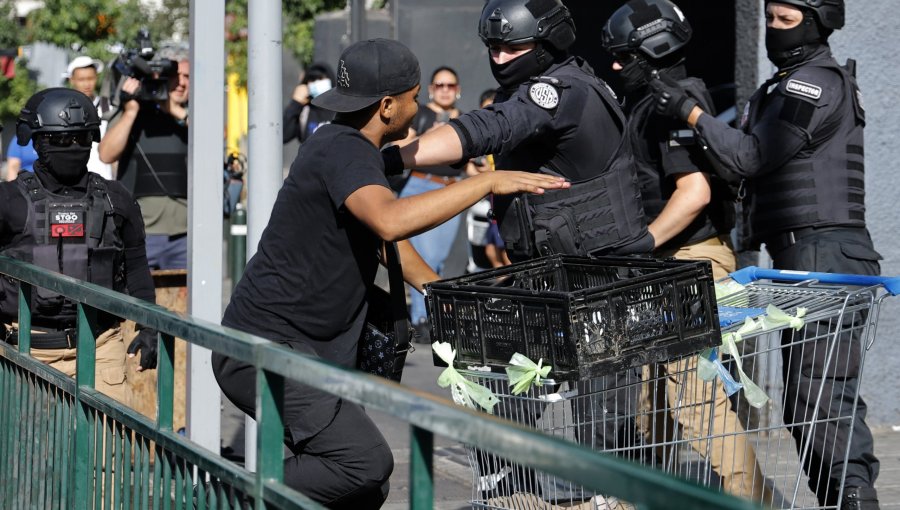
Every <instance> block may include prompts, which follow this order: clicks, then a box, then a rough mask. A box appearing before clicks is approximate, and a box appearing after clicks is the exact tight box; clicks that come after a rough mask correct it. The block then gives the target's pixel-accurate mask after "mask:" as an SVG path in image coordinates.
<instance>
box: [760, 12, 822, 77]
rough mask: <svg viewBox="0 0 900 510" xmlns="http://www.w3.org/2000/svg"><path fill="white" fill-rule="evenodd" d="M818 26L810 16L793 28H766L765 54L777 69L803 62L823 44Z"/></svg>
mask: <svg viewBox="0 0 900 510" xmlns="http://www.w3.org/2000/svg"><path fill="white" fill-rule="evenodd" d="M823 43H824V41H823V37H822V34H821V33H820V32H819V24H818V23H816V21H815V20H814V19H812V18H811V17H810V16H805V17H804V18H803V22H802V23H800V24H799V25H797V26H796V27H794V28H788V29H779V28H771V27H766V52H767V54H768V57H769V60H770V61H771V62H772V63H773V64H775V65H776V66H777V67H778V68H779V69H784V68H786V67H791V66H793V65H795V64H799V63H800V62H803V61H804V60H805V59H806V58H807V57H808V56H809V54H810V53H812V50H814V49H815V48H817V47H818V46H820V45H821V44H823Z"/></svg>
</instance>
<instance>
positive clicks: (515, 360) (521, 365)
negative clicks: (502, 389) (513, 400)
mask: <svg viewBox="0 0 900 510" xmlns="http://www.w3.org/2000/svg"><path fill="white" fill-rule="evenodd" d="M543 363H544V359H543V358H541V359H539V360H538V362H537V363H535V362H534V361H531V360H530V359H528V357H527V356H524V355H522V354H519V353H518V352H517V353H515V354H513V356H512V358H511V359H510V360H509V364H510V366H508V367H506V376H507V377H508V378H509V387H510V388H511V389H510V391H511V392H512V394H513V395H518V394H520V393H525V392H526V391H528V390H530V389H531V387H532V386H542V385H543V384H544V383H543V382H542V381H541V379H546V378H547V374H549V373H550V368H551V367H550V365H547V366H545V367H544V366H541V365H542V364H543Z"/></svg>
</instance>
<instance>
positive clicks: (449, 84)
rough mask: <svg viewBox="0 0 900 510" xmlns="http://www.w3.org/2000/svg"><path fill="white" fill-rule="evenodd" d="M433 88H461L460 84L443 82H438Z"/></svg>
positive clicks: (433, 84)
mask: <svg viewBox="0 0 900 510" xmlns="http://www.w3.org/2000/svg"><path fill="white" fill-rule="evenodd" d="M431 86H432V87H434V88H436V89H447V90H456V89H457V87H459V83H442V82H438V83H432V84H431Z"/></svg>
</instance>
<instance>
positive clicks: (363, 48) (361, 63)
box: [312, 39, 421, 113]
mask: <svg viewBox="0 0 900 510" xmlns="http://www.w3.org/2000/svg"><path fill="white" fill-rule="evenodd" d="M336 78H337V83H336V85H335V87H334V88H332V89H330V90H328V91H327V92H324V93H322V94H321V95H319V96H316V98H315V99H313V100H312V104H314V105H315V106H318V107H319V108H325V109H326V110H331V111H333V112H339V113H348V112H356V111H359V110H362V109H364V108H366V107H369V106H371V105H373V104H375V103H376V102H378V101H381V99H382V98H383V97H387V96H394V95H397V94H401V93H403V92H406V91H407V90H409V89H411V88H413V87H415V86H416V85H418V84H419V80H420V78H421V72H420V71H419V60H418V59H417V58H416V56H415V55H414V54H413V52H412V51H410V50H409V48H407V47H406V46H404V45H403V44H401V43H399V42H397V41H394V40H391V39H369V40H368V41H360V42H357V43H354V44H351V45H350V46H349V47H348V48H347V49H346V50H344V52H343V53H341V59H340V60H339V61H338V66H337V75H336Z"/></svg>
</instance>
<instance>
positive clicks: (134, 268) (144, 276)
mask: <svg viewBox="0 0 900 510" xmlns="http://www.w3.org/2000/svg"><path fill="white" fill-rule="evenodd" d="M109 195H110V200H112V202H113V208H114V210H115V214H116V215H117V216H118V217H117V218H116V221H117V223H118V227H119V235H121V236H122V242H123V244H124V245H125V281H126V286H127V288H128V294H129V295H130V296H133V297H136V298H138V299H143V300H144V301H149V302H151V303H155V302H156V291H155V290H154V287H153V278H152V277H151V276H150V266H149V264H148V263H147V247H146V244H145V234H144V219H143V217H142V216H141V208H140V207H139V206H138V203H137V201H136V200H135V199H134V198H133V197H132V196H131V194H129V193H128V192H127V191H125V188H124V187H122V185H121V184H119V183H118V182H110V183H109Z"/></svg>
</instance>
